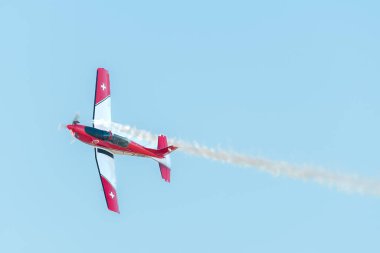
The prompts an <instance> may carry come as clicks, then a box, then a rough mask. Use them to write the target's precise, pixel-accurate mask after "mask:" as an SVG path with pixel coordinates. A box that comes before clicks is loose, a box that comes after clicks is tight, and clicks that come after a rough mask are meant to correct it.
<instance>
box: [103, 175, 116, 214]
mask: <svg viewBox="0 0 380 253" xmlns="http://www.w3.org/2000/svg"><path fill="white" fill-rule="evenodd" d="M101 179H102V185H103V190H104V196H105V197H106V201H107V206H108V209H109V210H111V211H114V212H116V213H120V212H119V205H118V203H117V194H116V190H115V188H114V187H113V186H112V184H110V182H108V180H107V179H106V178H105V177H103V176H101Z"/></svg>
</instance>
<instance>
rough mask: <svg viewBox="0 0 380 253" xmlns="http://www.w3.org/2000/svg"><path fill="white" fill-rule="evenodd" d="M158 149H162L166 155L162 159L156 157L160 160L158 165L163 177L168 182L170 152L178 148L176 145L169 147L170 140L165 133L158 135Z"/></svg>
mask: <svg viewBox="0 0 380 253" xmlns="http://www.w3.org/2000/svg"><path fill="white" fill-rule="evenodd" d="M157 149H158V150H162V151H163V153H164V155H166V156H165V157H164V158H161V159H155V160H156V161H157V162H158V165H159V166H160V171H161V177H162V179H164V180H165V181H166V182H168V183H170V157H169V153H171V152H172V151H174V150H175V149H177V148H176V147H174V146H170V147H168V142H167V140H166V136H165V135H160V136H158V143H157Z"/></svg>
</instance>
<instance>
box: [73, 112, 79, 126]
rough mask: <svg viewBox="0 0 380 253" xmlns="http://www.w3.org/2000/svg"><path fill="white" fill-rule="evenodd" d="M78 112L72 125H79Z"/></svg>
mask: <svg viewBox="0 0 380 253" xmlns="http://www.w3.org/2000/svg"><path fill="white" fill-rule="evenodd" d="M79 123H80V122H79V112H77V113H76V114H75V116H74V119H73V125H76V124H79Z"/></svg>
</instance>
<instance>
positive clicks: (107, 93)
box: [66, 68, 177, 213]
mask: <svg viewBox="0 0 380 253" xmlns="http://www.w3.org/2000/svg"><path fill="white" fill-rule="evenodd" d="M102 122H108V123H110V122H111V85H110V78H109V73H108V71H107V70H106V69H104V68H98V69H97V76H96V86H95V100H94V111H93V126H85V125H81V124H80V122H79V120H78V116H76V117H75V118H74V120H73V122H72V124H69V125H67V126H66V127H67V129H69V130H70V132H71V134H72V135H73V136H74V137H75V138H77V139H78V140H80V141H82V142H84V143H86V144H88V145H90V146H93V147H94V149H95V160H96V165H97V167H98V172H99V176H100V181H101V183H102V186H103V192H104V197H105V199H106V203H107V207H108V209H109V210H110V211H113V212H116V213H120V211H119V205H118V200H117V193H116V173H115V162H114V155H131V156H140V157H147V158H151V159H153V160H155V161H157V162H158V165H159V168H160V172H161V177H162V178H163V179H164V180H165V181H166V182H168V183H170V159H169V154H170V153H171V152H173V151H174V150H176V149H177V147H175V146H168V144H167V139H166V136H164V135H159V136H158V140H157V142H158V143H157V149H152V148H147V147H144V146H142V145H140V144H138V143H136V142H133V141H132V140H130V139H129V138H126V137H124V136H120V135H117V134H114V133H112V131H111V129H110V128H111V127H107V126H106V124H103V123H102ZM109 125H110V124H109Z"/></svg>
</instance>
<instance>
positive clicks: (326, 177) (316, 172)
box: [97, 122, 380, 196]
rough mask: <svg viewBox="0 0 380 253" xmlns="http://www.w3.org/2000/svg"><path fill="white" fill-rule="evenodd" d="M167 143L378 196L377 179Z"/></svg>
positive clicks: (128, 130) (123, 129) (139, 133)
mask: <svg viewBox="0 0 380 253" xmlns="http://www.w3.org/2000/svg"><path fill="white" fill-rule="evenodd" d="M97 124H102V125H104V126H105V127H107V126H109V124H106V123H104V122H97ZM111 128H112V130H113V131H117V132H120V133H124V134H126V135H127V136H128V137H129V138H132V139H138V140H140V141H145V142H147V143H149V144H151V145H152V146H154V145H156V144H157V135H155V134H152V133H150V132H148V131H144V130H139V129H137V128H134V127H131V126H128V125H121V124H117V123H111ZM168 143H169V144H171V145H175V146H177V147H178V148H179V149H178V150H179V151H182V152H184V153H187V154H190V155H195V156H201V157H204V158H207V159H211V160H216V161H220V162H225V163H230V164H235V165H239V166H244V167H253V168H256V169H259V170H261V171H264V172H269V173H271V174H272V175H275V176H287V177H289V178H293V179H299V180H303V181H314V182H316V183H319V184H321V185H326V186H329V187H334V188H336V189H338V190H341V191H345V192H356V193H362V194H370V195H376V196H380V181H378V180H374V179H369V178H362V177H358V176H356V175H348V174H343V173H338V172H332V171H327V170H325V169H322V168H318V167H315V166H297V165H291V164H288V163H286V162H278V161H271V160H266V159H261V158H255V157H251V156H247V155H242V154H238V153H235V152H228V151H224V150H215V149H213V148H208V147H205V146H201V145H199V144H197V143H195V142H194V143H189V142H185V141H182V140H177V139H171V138H169V139H168Z"/></svg>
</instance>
